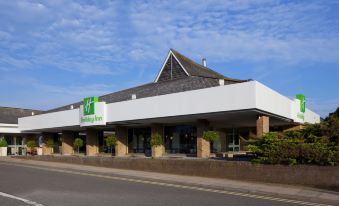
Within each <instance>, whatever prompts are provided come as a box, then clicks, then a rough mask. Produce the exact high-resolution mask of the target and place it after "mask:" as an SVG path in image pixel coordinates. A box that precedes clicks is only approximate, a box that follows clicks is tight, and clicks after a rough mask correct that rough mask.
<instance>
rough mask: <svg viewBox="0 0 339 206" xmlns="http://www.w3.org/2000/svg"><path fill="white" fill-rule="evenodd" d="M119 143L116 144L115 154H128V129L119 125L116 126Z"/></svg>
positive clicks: (119, 155) (118, 155)
mask: <svg viewBox="0 0 339 206" xmlns="http://www.w3.org/2000/svg"><path fill="white" fill-rule="evenodd" d="M115 132H116V136H117V144H116V145H115V156H117V157H121V156H125V155H127V154H128V129H127V128H126V127H122V126H117V127H116V128H115Z"/></svg>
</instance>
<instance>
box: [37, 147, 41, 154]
mask: <svg viewBox="0 0 339 206" xmlns="http://www.w3.org/2000/svg"><path fill="white" fill-rule="evenodd" d="M36 152H37V155H42V148H41V147H38V148H37V149H36Z"/></svg>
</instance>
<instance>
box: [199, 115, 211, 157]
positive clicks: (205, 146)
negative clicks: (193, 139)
mask: <svg viewBox="0 0 339 206" xmlns="http://www.w3.org/2000/svg"><path fill="white" fill-rule="evenodd" d="M207 130H208V121H206V120H199V121H198V124H197V157H199V158H208V157H209V156H210V153H211V151H210V150H211V149H210V142H209V141H206V140H204V138H202V135H203V133H204V131H207Z"/></svg>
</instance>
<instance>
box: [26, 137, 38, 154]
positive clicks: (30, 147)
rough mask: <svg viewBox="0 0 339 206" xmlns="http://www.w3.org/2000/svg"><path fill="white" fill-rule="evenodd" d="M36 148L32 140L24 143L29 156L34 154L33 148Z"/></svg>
mask: <svg viewBox="0 0 339 206" xmlns="http://www.w3.org/2000/svg"><path fill="white" fill-rule="evenodd" d="M36 146H37V144H36V142H35V141H34V140H29V141H28V142H27V143H26V147H27V148H28V149H29V152H30V154H31V155H33V154H34V148H35V147H36Z"/></svg>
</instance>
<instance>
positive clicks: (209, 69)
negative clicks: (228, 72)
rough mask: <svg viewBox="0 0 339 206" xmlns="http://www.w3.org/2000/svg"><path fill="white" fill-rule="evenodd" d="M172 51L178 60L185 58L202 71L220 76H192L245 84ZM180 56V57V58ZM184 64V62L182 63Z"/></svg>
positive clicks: (171, 49)
mask: <svg viewBox="0 0 339 206" xmlns="http://www.w3.org/2000/svg"><path fill="white" fill-rule="evenodd" d="M170 51H171V52H172V53H173V54H174V55H175V56H176V57H177V58H178V61H180V60H181V58H183V59H184V60H185V61H189V62H190V63H192V64H194V66H197V67H198V68H199V69H202V70H206V71H208V72H211V73H214V74H216V76H219V77H218V78H216V77H212V76H207V75H192V74H190V75H192V76H201V77H206V78H214V79H220V78H222V79H224V80H229V81H237V82H243V81H245V80H239V79H234V78H230V77H226V76H224V75H223V74H220V73H219V72H217V71H214V70H213V69H211V68H209V67H205V66H203V65H201V64H199V63H197V62H195V61H194V60H192V59H190V58H188V57H186V56H185V55H183V54H181V53H180V52H178V51H177V50H175V49H173V48H170ZM178 56H179V57H178ZM180 63H181V64H182V62H180Z"/></svg>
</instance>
